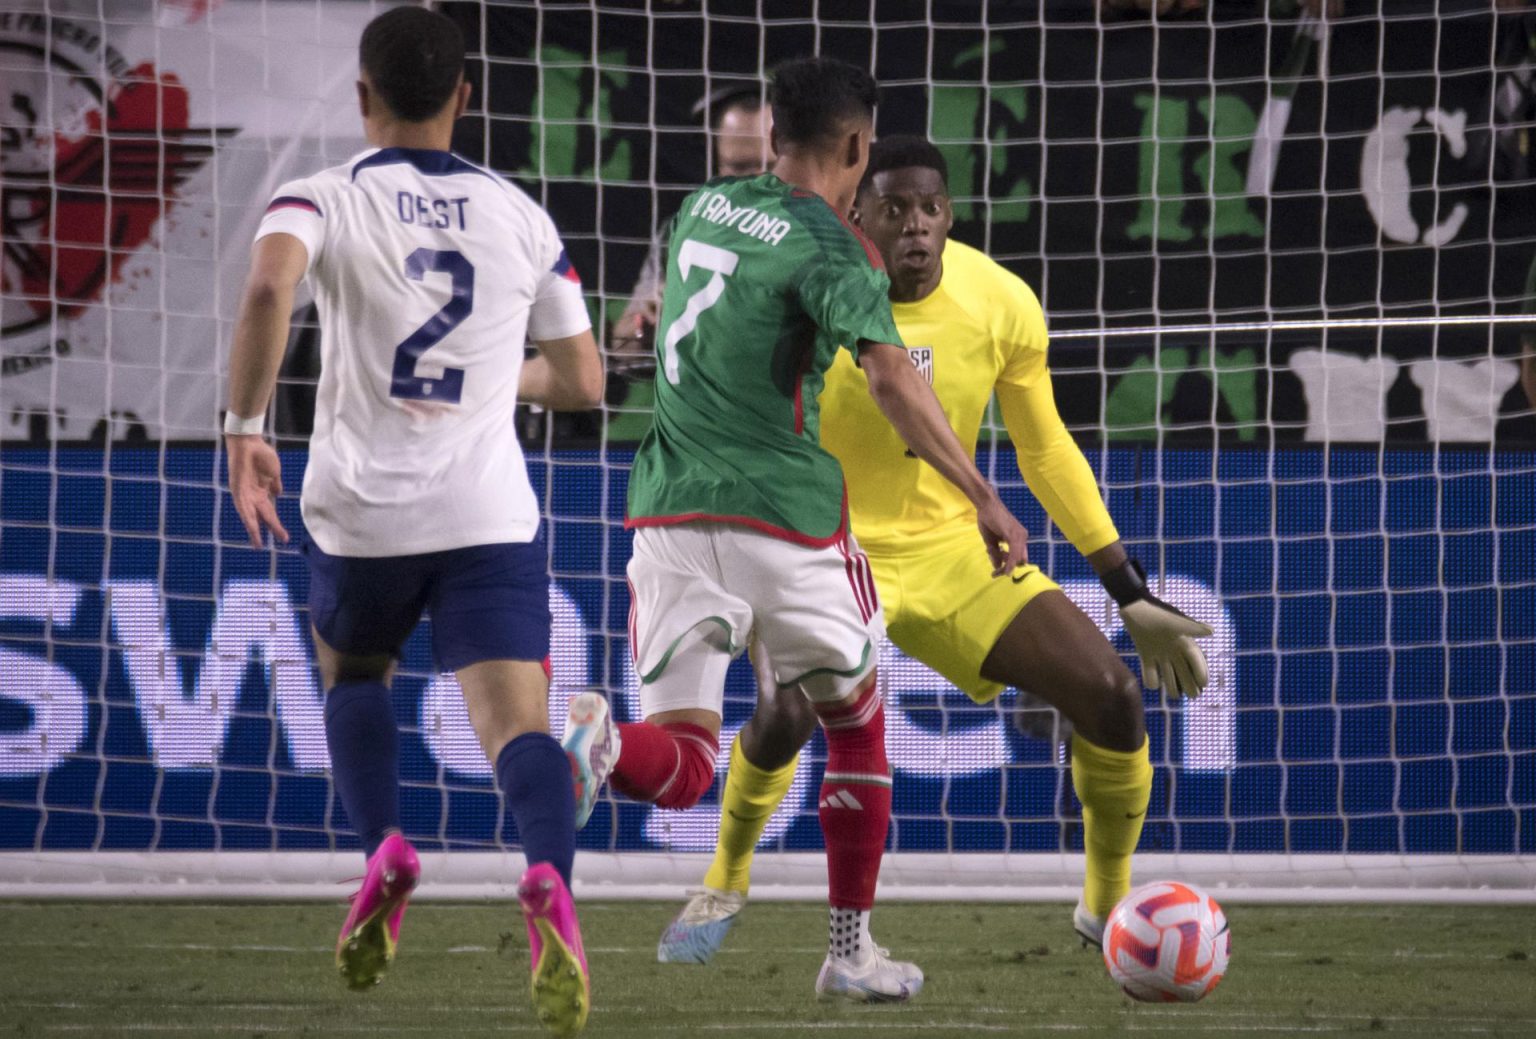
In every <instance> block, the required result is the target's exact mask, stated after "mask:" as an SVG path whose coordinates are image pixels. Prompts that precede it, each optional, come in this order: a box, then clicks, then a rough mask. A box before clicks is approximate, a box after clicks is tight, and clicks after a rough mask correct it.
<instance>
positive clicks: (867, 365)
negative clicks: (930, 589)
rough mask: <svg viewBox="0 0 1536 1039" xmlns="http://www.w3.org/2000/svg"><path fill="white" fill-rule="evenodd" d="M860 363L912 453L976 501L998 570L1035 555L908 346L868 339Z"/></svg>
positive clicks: (872, 393) (980, 523)
mask: <svg viewBox="0 0 1536 1039" xmlns="http://www.w3.org/2000/svg"><path fill="white" fill-rule="evenodd" d="M859 365H860V366H861V367H862V368H863V369H864V374H865V376H866V377H867V378H868V379H869V393H870V396H871V397H873V398H874V400H875V404H876V405H878V406H879V408H880V410H881V412H882V413H883V414H884V415H885V417H886V418H887V419H889V420H890V423H891V425H892V426H894V427H896V432H897V433H899V434H901V438H902V440H904V441H905V442H906V444H907V446H908V447H910V448H911V449H912V453H913V454H915V455H917V457H918V458H920V459H922V460H923V461H925V462H927V463H928V464H929V465H931V466H933V467H934V468H935V469H937V470H938V471H939V473H940V474H941V475H942V476H943V477H944V478H945V479H947V480H948V481H949V482H950V483H952V484H954V485H955V486H956V487H958V488H960V491H961V492H962V493H963V494H964V495H965V496H966V497H967V498H968V499H970V501H971V504H973V505H975V506H976V524H977V526H978V527H980V528H981V536H982V540H984V541H985V542H986V545H987V554H988V555H990V556H991V557H992V574H993V576H994V577H1000V576H1002V575H1003V574H1006V573H1010V572H1011V571H1012V570H1013V569H1014V568H1015V567H1017V566H1020V565H1022V564H1024V563H1026V562H1028V561H1029V550H1028V547H1027V545H1026V541H1027V539H1028V538H1029V532H1028V531H1027V530H1025V529H1024V527H1023V525H1022V524H1020V523H1019V521H1018V520H1017V519H1016V518H1014V515H1013V513H1011V512H1009V511H1008V507H1007V506H1005V505H1004V504H1003V503H1002V500H1001V499H1000V498H998V496H997V491H996V490H995V489H994V488H993V486H992V485H991V484H990V483H988V482H987V478H986V477H985V476H982V475H981V471H980V470H978V469H977V468H976V463H975V462H974V461H972V459H971V456H970V454H969V453H968V452H967V451H966V450H965V448H964V446H962V445H961V443H960V440H959V438H957V437H956V436H955V431H954V429H953V428H951V427H950V424H949V420H948V419H947V418H945V416H944V410H943V408H941V407H940V406H939V399H938V398H937V397H935V396H934V394H933V387H932V386H929V385H928V383H927V381H926V380H924V379H923V377H922V376H921V375H919V374H918V373H917V369H916V368H914V367H913V366H912V361H911V360H910V359H909V358H908V356H907V351H906V350H904V349H902V348H901V347H899V346H895V345H893V344H891V343H865V344H863V349H862V351H861V352H860V354H859Z"/></svg>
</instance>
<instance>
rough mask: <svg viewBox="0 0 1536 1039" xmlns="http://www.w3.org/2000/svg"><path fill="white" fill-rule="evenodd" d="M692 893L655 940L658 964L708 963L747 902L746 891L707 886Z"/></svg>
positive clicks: (723, 942)
mask: <svg viewBox="0 0 1536 1039" xmlns="http://www.w3.org/2000/svg"><path fill="white" fill-rule="evenodd" d="M689 894H690V895H692V896H693V897H692V898H690V899H689V900H688V904H687V905H685V906H683V911H682V912H680V913H678V914H677V918H676V919H674V920H673V921H672V922H671V923H670V924H668V925H667V929H666V930H665V931H663V932H662V935H661V941H659V942H657V943H656V962H657V963H708V962H709V961H710V960H712V959H714V958H715V953H717V952H719V951H720V946H722V945H724V944H725V936H726V935H727V934H729V933H730V931H731V927H732V926H733V925H734V924H735V923H736V917H737V915H738V914H739V913H740V912H741V910H742V907H744V906H745V905H746V904H747V893H746V892H745V891H721V890H719V889H718V888H712V887H706V888H700V889H699V890H697V891H691V892H689Z"/></svg>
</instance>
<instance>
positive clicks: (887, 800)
mask: <svg viewBox="0 0 1536 1039" xmlns="http://www.w3.org/2000/svg"><path fill="white" fill-rule="evenodd" d="M816 713H817V714H818V715H819V716H820V717H821V724H822V726H823V728H824V729H825V730H826V736H827V771H826V774H825V775H824V776H823V777H822V781H821V813H820V815H821V833H822V837H823V838H824V839H825V840H826V844H827V895H828V901H829V902H830V903H831V905H832V907H833V908H834V909H863V910H868V909H872V908H873V907H874V904H875V884H876V882H877V881H878V880H879V877H880V860H881V858H883V857H884V855H885V834H886V831H887V830H888V829H890V825H891V766H890V763H889V762H888V761H886V759H885V708H884V707H883V705H882V704H881V702H880V692H879V690H878V689H876V688H875V684H874V682H871V683H870V685H869V688H868V689H866V690H865V691H864V695H863V696H860V697H859V698H858V700H857V701H855V702H854V703H852V704H849V705H846V706H843V705H839V706H836V707H832V708H830V709H824V708H823V707H822V706H821V705H819V704H818V705H817V707H816Z"/></svg>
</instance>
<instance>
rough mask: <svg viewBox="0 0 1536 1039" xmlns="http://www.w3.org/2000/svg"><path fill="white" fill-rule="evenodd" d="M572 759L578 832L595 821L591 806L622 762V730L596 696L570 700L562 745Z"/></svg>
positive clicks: (606, 703)
mask: <svg viewBox="0 0 1536 1039" xmlns="http://www.w3.org/2000/svg"><path fill="white" fill-rule="evenodd" d="M560 745H561V746H562V747H564V748H565V753H566V755H567V756H569V757H570V759H571V782H572V783H573V784H574V786H575V790H576V829H578V830H579V829H581V828H582V827H583V826H585V825H587V820H588V819H590V818H592V806H593V805H595V804H596V803H597V795H598V792H599V791H600V790H602V788H603V783H605V782H606V781H607V779H608V773H610V772H612V771H613V766H614V765H615V764H616V763H617V762H618V760H619V727H618V726H617V725H615V724H614V722H613V712H611V711H609V710H608V701H607V700H605V699H603V697H602V696H601V695H599V694H597V693H582V694H581V695H580V696H574V697H572V698H571V707H570V713H569V714H568V715H567V721H566V726H565V739H564V740H562V741H561V744H560Z"/></svg>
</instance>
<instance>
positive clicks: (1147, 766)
mask: <svg viewBox="0 0 1536 1039" xmlns="http://www.w3.org/2000/svg"><path fill="white" fill-rule="evenodd" d="M1072 788H1073V789H1074V790H1076V791H1077V799H1078V800H1079V801H1081V802H1082V803H1083V850H1084V851H1085V853H1086V854H1085V856H1084V858H1085V860H1086V861H1085V862H1084V864H1083V865H1084V870H1083V904H1084V905H1086V906H1087V907H1088V911H1089V912H1090V913H1092V914H1093V915H1094V916H1097V917H1098V918H1099V919H1101V920H1102V919H1103V918H1104V917H1106V916H1108V915H1109V913H1110V910H1112V909H1114V908H1115V903H1117V902H1119V901H1120V900H1121V899H1122V898H1124V897H1125V895H1126V892H1128V891H1130V889H1131V855H1132V853H1134V852H1135V851H1136V842H1137V841H1138V840H1140V839H1141V824H1142V823H1143V822H1144V821H1146V818H1147V802H1148V801H1149V800H1150V799H1151V797H1152V764H1151V762H1150V761H1148V760H1147V744H1146V743H1143V744H1142V745H1141V749H1140V750H1135V751H1131V752H1129V753H1126V752H1125V751H1117V750H1105V749H1104V748H1103V747H1095V746H1094V745H1093V744H1091V743H1089V742H1088V741H1087V740H1085V739H1083V738H1082V737H1081V736H1077V735H1074V736H1073V737H1072Z"/></svg>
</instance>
